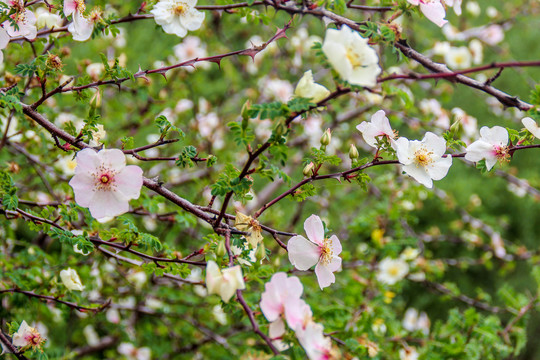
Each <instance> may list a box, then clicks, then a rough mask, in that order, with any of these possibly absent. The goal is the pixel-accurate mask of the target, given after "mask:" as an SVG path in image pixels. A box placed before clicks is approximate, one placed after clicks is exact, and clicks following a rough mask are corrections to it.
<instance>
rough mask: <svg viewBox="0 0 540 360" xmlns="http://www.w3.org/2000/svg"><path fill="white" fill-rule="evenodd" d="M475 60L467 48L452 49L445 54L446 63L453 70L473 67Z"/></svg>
mask: <svg viewBox="0 0 540 360" xmlns="http://www.w3.org/2000/svg"><path fill="white" fill-rule="evenodd" d="M472 60H473V58H472V55H471V52H470V51H469V49H468V48H467V47H465V46H460V47H451V48H450V49H449V50H448V51H447V52H446V53H445V54H444V61H445V62H446V63H447V64H448V66H449V67H450V68H451V69H465V68H468V67H470V66H471V62H472Z"/></svg>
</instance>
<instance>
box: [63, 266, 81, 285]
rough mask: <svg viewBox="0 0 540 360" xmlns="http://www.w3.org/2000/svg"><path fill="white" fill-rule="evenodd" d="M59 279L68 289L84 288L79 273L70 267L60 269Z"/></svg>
mask: <svg viewBox="0 0 540 360" xmlns="http://www.w3.org/2000/svg"><path fill="white" fill-rule="evenodd" d="M60 279H62V283H64V285H65V286H66V287H67V288H68V289H69V290H77V291H83V290H84V285H83V284H82V282H81V278H79V274H77V271H75V270H73V269H72V268H67V269H65V270H62V271H60Z"/></svg>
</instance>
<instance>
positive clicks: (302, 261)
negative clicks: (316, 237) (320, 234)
mask: <svg viewBox="0 0 540 360" xmlns="http://www.w3.org/2000/svg"><path fill="white" fill-rule="evenodd" d="M287 250H288V252H289V261H290V262H291V264H293V265H294V266H295V267H296V268H297V269H298V270H307V269H309V268H310V267H312V266H313V265H315V264H316V263H317V262H318V261H319V257H320V255H321V250H320V247H319V246H318V245H317V244H314V243H312V242H311V241H309V240H307V239H306V238H304V237H303V236H300V235H297V236H293V237H292V238H291V239H290V240H289V243H288V244H287Z"/></svg>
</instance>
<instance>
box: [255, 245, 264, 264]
mask: <svg viewBox="0 0 540 360" xmlns="http://www.w3.org/2000/svg"><path fill="white" fill-rule="evenodd" d="M255 258H256V259H257V260H259V261H262V260H264V259H266V249H265V247H264V244H263V243H262V242H261V243H260V244H259V246H257V250H256V251H255Z"/></svg>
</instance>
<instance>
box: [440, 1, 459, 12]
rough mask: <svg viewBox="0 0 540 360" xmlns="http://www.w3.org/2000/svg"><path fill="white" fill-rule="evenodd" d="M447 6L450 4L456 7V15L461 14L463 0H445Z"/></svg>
mask: <svg viewBox="0 0 540 360" xmlns="http://www.w3.org/2000/svg"><path fill="white" fill-rule="evenodd" d="M444 2H445V4H446V5H447V6H450V7H452V8H453V9H454V12H455V13H456V15H461V3H462V2H463V0H445V1H444Z"/></svg>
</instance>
